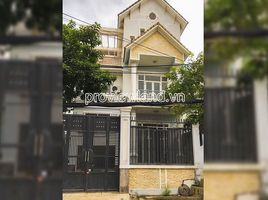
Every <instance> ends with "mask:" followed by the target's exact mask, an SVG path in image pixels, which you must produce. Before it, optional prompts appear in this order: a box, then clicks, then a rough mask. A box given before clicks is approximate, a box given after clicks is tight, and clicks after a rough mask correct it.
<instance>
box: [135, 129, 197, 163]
mask: <svg viewBox="0 0 268 200" xmlns="http://www.w3.org/2000/svg"><path fill="white" fill-rule="evenodd" d="M130 164H144V165H157V164H159V165H160V164H165V165H192V164H193V142H192V130H191V129H190V128H169V127H165V126H162V127H159V126H158V127H152V126H147V127H146V126H131V133H130Z"/></svg>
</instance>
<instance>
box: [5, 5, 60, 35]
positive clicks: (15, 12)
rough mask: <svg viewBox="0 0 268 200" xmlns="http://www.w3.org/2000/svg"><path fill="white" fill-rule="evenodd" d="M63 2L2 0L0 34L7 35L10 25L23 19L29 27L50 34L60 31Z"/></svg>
mask: <svg viewBox="0 0 268 200" xmlns="http://www.w3.org/2000/svg"><path fill="white" fill-rule="evenodd" d="M61 4H62V1H60V0H45V1H44V0H34V1H33V0H1V1H0V13H1V20H0V27H1V28H0V35H5V34H6V30H7V28H8V27H9V26H10V25H14V24H16V23H17V22H20V21H22V20H24V21H25V22H26V26H27V27H28V28H34V29H37V30H40V31H44V32H46V33H49V34H54V33H55V32H60V31H61V30H60V29H61V24H62V20H61V9H62V6H61ZM29 10H30V13H31V14H30V15H29Z"/></svg>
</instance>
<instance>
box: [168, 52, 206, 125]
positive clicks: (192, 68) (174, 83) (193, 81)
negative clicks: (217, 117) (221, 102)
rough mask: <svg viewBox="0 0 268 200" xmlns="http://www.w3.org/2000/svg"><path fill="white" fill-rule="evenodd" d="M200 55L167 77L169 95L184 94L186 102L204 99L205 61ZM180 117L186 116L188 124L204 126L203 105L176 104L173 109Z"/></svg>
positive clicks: (172, 70)
mask: <svg viewBox="0 0 268 200" xmlns="http://www.w3.org/2000/svg"><path fill="white" fill-rule="evenodd" d="M203 57H204V56H203V53H200V54H199V55H198V57H197V58H196V59H194V58H193V56H191V57H190V58H189V60H188V64H186V65H182V66H180V67H178V68H176V67H174V68H172V69H171V71H170V72H169V73H168V74H167V75H166V76H167V78H168V79H169V80H170V84H169V86H168V88H167V94H174V93H184V94H185V96H186V100H194V99H203V98H204V72H203V69H204V61H203V60H204V59H203ZM171 109H172V111H173V112H174V113H175V114H177V115H178V116H182V115H185V116H186V123H189V124H196V123H199V124H202V120H203V115H204V110H203V105H202V104H192V105H186V104H175V105H173V106H172V107H171Z"/></svg>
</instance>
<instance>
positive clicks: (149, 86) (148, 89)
mask: <svg viewBox="0 0 268 200" xmlns="http://www.w3.org/2000/svg"><path fill="white" fill-rule="evenodd" d="M152 89H153V88H152V83H151V82H146V90H147V91H152Z"/></svg>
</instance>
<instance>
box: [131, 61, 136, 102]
mask: <svg viewBox="0 0 268 200" xmlns="http://www.w3.org/2000/svg"><path fill="white" fill-rule="evenodd" d="M130 71H131V84H132V85H131V86H132V87H131V94H132V96H133V98H137V66H136V65H132V66H131V70H130Z"/></svg>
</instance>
